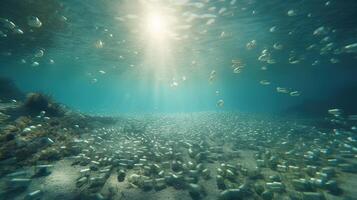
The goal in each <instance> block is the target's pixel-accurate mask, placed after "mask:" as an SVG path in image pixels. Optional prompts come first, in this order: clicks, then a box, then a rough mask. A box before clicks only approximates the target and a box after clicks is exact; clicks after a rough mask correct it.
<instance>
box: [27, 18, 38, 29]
mask: <svg viewBox="0 0 357 200" xmlns="http://www.w3.org/2000/svg"><path fill="white" fill-rule="evenodd" d="M27 24H28V25H29V26H30V27H33V28H40V27H41V26H42V22H41V21H40V19H38V18H37V17H35V16H30V17H28V18H27Z"/></svg>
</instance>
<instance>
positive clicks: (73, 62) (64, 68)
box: [0, 0, 357, 115]
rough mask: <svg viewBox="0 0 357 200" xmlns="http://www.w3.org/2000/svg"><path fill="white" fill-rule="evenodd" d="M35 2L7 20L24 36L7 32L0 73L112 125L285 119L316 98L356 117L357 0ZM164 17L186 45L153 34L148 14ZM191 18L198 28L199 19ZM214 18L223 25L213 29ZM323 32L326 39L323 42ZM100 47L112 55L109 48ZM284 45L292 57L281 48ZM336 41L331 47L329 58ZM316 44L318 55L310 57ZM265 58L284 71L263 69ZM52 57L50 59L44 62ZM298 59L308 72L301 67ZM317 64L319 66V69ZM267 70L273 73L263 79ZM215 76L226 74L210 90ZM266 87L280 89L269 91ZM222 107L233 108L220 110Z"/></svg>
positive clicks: (0, 43)
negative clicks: (206, 115) (161, 119)
mask: <svg viewBox="0 0 357 200" xmlns="http://www.w3.org/2000/svg"><path fill="white" fill-rule="evenodd" d="M29 2H30V1H29ZM29 2H27V1H24V2H22V3H20V1H10V0H9V1H4V3H2V6H1V8H0V18H3V19H8V20H10V21H12V22H13V23H14V24H16V27H18V28H20V29H21V30H23V34H15V33H13V30H11V29H9V28H6V27H5V25H4V24H2V25H1V26H0V30H1V31H2V32H3V33H6V34H7V37H1V38H0V54H1V56H0V61H1V64H0V74H1V76H4V77H10V78H12V79H13V80H14V81H15V83H16V84H17V85H18V86H19V88H20V89H22V90H24V91H27V92H30V91H41V92H44V93H47V94H50V95H52V96H53V97H54V99H56V101H58V102H61V103H63V104H65V105H67V106H69V107H71V108H73V109H75V110H80V111H82V112H87V113H92V114H107V115H112V114H119V113H142V112H193V111H212V110H213V111H221V110H224V111H229V110H238V111H243V112H262V113H284V112H285V111H286V110H288V109H289V108H292V107H294V106H297V105H300V104H301V103H303V102H306V101H309V100H316V101H322V102H325V104H326V105H328V106H331V107H333V106H335V104H337V105H341V106H342V107H344V109H346V110H348V109H351V110H353V109H355V107H353V103H351V102H352V101H354V100H353V99H350V100H345V101H344V103H340V101H339V98H340V97H339V96H338V93H339V92H340V91H342V90H345V88H351V87H352V88H353V87H355V86H356V85H357V79H356V74H357V68H356V66H355V65H356V53H347V52H344V51H343V48H344V46H346V45H349V44H353V43H356V42H357V38H356V33H357V20H356V19H357V12H356V11H357V2H356V1H353V0H348V1H336V0H331V1H320V0H315V1H308V0H299V1H282V0H274V1H269V2H267V1H257V0H238V1H228V0H227V1H189V0H187V1H186V0H176V1H175V0H172V1H146V2H147V3H140V1H129V0H128V1H124V0H123V1H69V0H66V1H55V0H46V1H45V0H42V1H38V2H37V3H34V6H32V7H26V4H27V3H29ZM22 4H23V5H22ZM213 7H215V9H213ZM150 9H151V10H150ZM222 9H223V10H222ZM148 10H149V11H148ZM152 10H153V11H152ZM220 10H221V12H220ZM289 10H293V12H294V13H293V14H292V15H293V16H289V15H288V12H289ZM152 12H153V13H154V14H155V12H156V13H159V14H160V18H162V19H160V20H161V21H165V20H166V21H170V20H172V22H171V21H170V22H164V23H168V24H165V26H167V27H164V28H165V29H168V31H169V32H175V34H176V35H175V36H172V35H170V34H168V33H164V34H165V35H164V36H162V37H169V38H165V39H162V37H161V36H157V35H160V34H162V33H160V31H159V32H155V33H154V34H153V33H152V32H150V31H147V30H146V27H147V26H148V24H149V26H150V23H151V22H150V19H149V17H148V14H147V13H152ZM28 16H36V17H38V18H39V20H41V22H42V26H41V27H40V28H34V27H31V26H29V25H28ZM63 16H64V17H65V18H66V19H64V18H63ZM190 16H191V17H192V16H196V19H193V20H192V21H189V18H190ZM197 16H198V17H197ZM171 18H173V19H171ZM209 19H214V20H215V21H214V22H213V23H212V24H208V20H209ZM148 20H149V21H148ZM154 23H155V22H154ZM154 26H155V25H154ZM185 26H189V28H187V27H186V28H185ZM274 26H275V27H276V30H275V31H273V32H271V31H270V29H271V28H272V27H274ZM321 26H323V27H324V28H325V29H326V30H325V31H326V33H323V34H321V35H314V34H313V33H314V31H315V30H316V29H317V28H319V27H321ZM154 28H155V27H154ZM154 31H155V30H154ZM155 35H156V36H155ZM175 37H176V39H175ZM177 38H180V40H177ZM324 39H325V40H324ZM252 40H256V42H257V45H256V47H255V48H253V49H251V50H249V49H247V47H246V45H247V43H248V42H250V41H252ZM99 41H102V43H103V46H100V45H99V47H98V42H99ZM275 43H279V44H282V45H283V49H281V50H277V49H274V47H273V45H274V44H275ZM329 43H331V49H329V50H327V51H326V52H324V53H321V51H320V50H321V48H323V47H325V46H326V45H327V44H329ZM310 45H316V47H314V48H312V49H311V50H307V49H306V48H307V47H308V46H310ZM265 48H266V49H268V51H269V53H270V54H271V57H272V58H274V60H275V63H274V64H268V63H266V62H261V61H259V60H258V57H259V56H260V55H261V52H262V51H263V50H264V49H265ZM40 49H42V50H43V51H44V55H43V56H42V57H35V56H34V54H35V53H36V52H37V51H38V50H40ZM290 55H295V57H296V58H299V63H297V64H290V63H289V56H290ZM22 59H24V60H25V61H26V63H21V60H22ZM50 59H52V60H53V61H54V63H50ZM237 59H239V60H241V62H242V63H243V64H244V68H243V69H242V71H241V72H240V73H238V74H236V73H234V72H233V68H232V60H237ZM331 59H337V60H338V62H337V63H333V62H331V61H330V60H331ZM315 60H318V62H319V64H317V65H312V63H314V61H315ZM33 62H38V63H39V66H32V64H33ZM264 66H265V67H266V68H267V70H262V69H261V68H262V67H264ZM212 70H215V71H216V74H217V75H216V78H215V80H214V81H213V82H212V83H210V81H209V77H210V74H211V72H212ZM101 71H103V72H105V73H102V72H101ZM183 77H184V78H183ZM183 79H185V80H183ZM261 80H268V81H270V82H271V84H270V85H267V86H265V85H262V84H260V83H259V82H260V81H261ZM173 84H177V86H176V85H173ZM276 87H285V88H288V89H289V90H290V91H298V92H299V93H300V96H295V97H293V96H291V95H289V94H282V93H278V92H277V91H276ZM216 91H218V92H219V94H217V93H216ZM341 98H345V97H341ZM331 99H334V100H333V101H332V100H331ZM336 99H337V100H336ZM219 100H223V101H224V106H217V102H218V101H219ZM330 101H331V102H330ZM346 101H347V103H346ZM326 102H327V103H326ZM351 105H352V107H351ZM322 109H325V107H323V108H322Z"/></svg>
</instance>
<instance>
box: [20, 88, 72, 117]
mask: <svg viewBox="0 0 357 200" xmlns="http://www.w3.org/2000/svg"><path fill="white" fill-rule="evenodd" d="M23 106H24V108H25V110H26V111H27V112H28V113H29V114H31V115H38V114H39V113H40V112H42V111H45V112H46V115H47V116H56V117H60V116H63V115H64V113H65V111H64V109H63V107H62V106H61V105H60V104H58V103H56V102H55V101H54V100H53V99H52V97H51V96H49V95H45V94H41V93H29V94H28V95H27V97H26V100H25V102H24V104H23Z"/></svg>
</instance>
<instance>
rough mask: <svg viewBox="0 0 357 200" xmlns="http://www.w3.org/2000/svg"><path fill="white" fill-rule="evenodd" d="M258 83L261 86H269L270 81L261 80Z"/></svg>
mask: <svg viewBox="0 0 357 200" xmlns="http://www.w3.org/2000/svg"><path fill="white" fill-rule="evenodd" d="M259 83H260V84H261V85H270V81H267V80H261V81H260V82H259Z"/></svg>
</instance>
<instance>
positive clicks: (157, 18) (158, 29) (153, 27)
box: [147, 13, 167, 38]
mask: <svg viewBox="0 0 357 200" xmlns="http://www.w3.org/2000/svg"><path fill="white" fill-rule="evenodd" d="M147 31H148V32H149V34H151V36H152V37H155V38H163V37H165V35H166V33H167V22H166V20H165V17H163V16H162V15H160V14H158V13H152V14H150V15H149V16H148V18H147Z"/></svg>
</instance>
